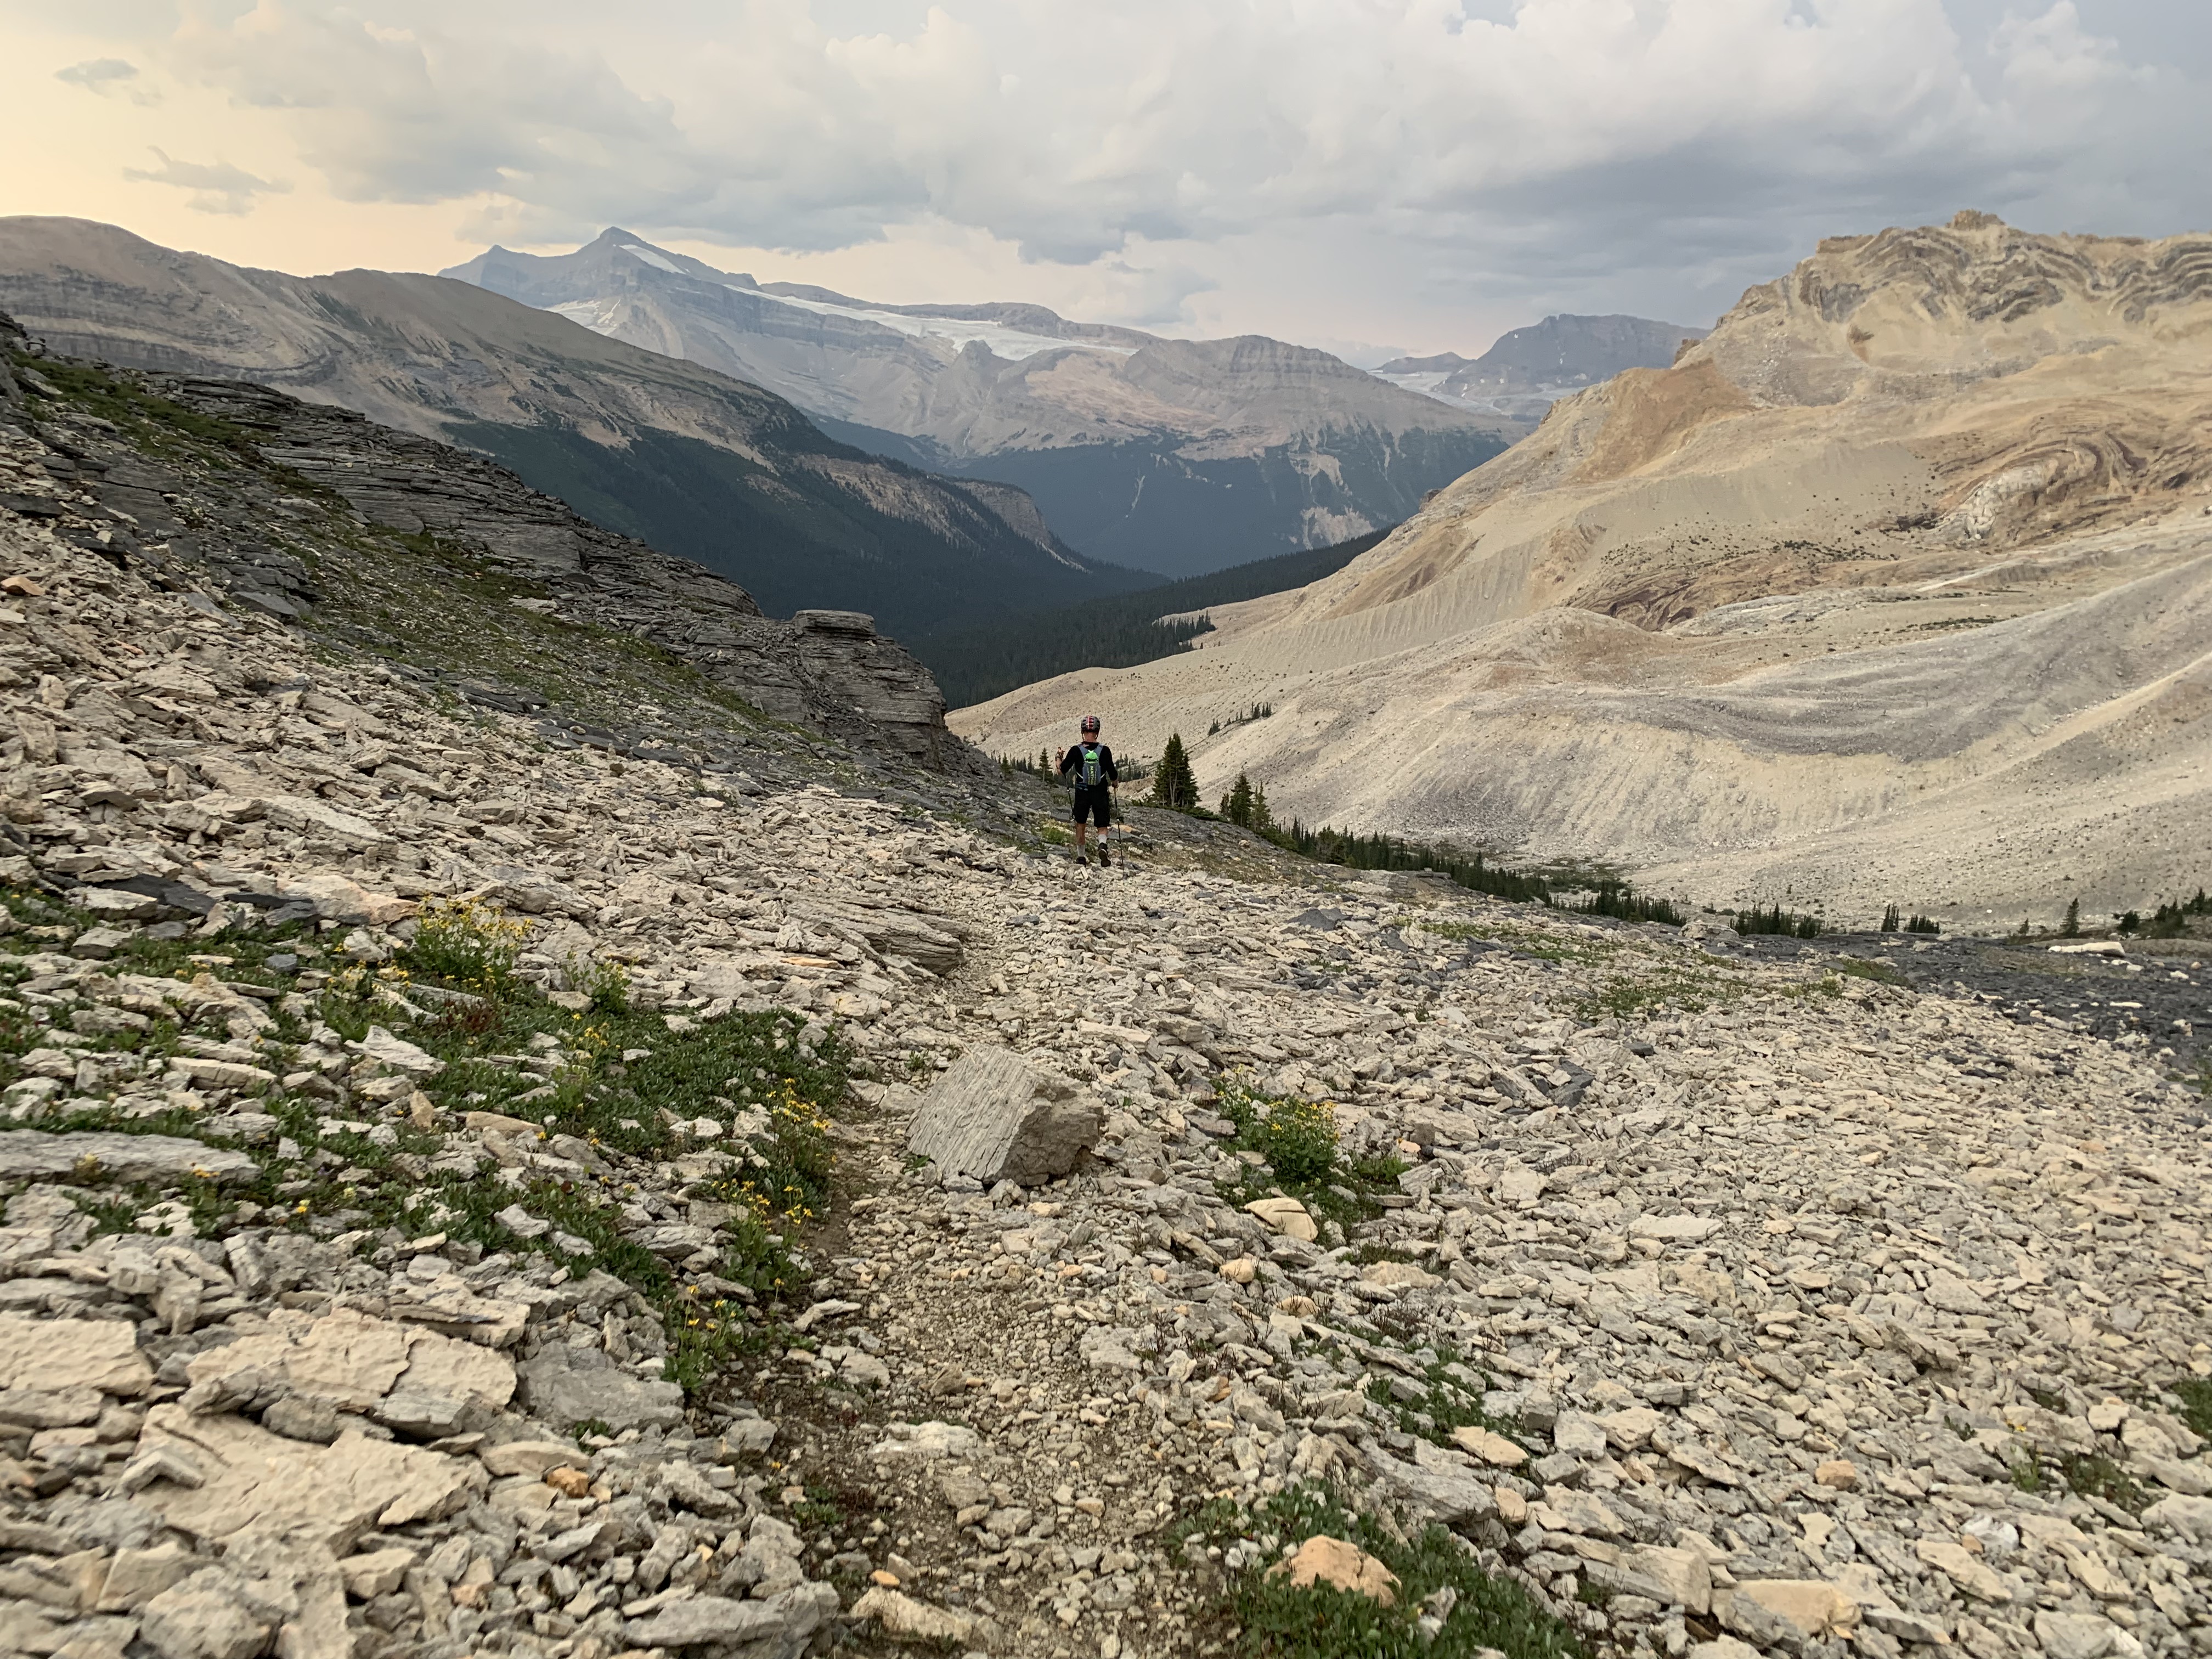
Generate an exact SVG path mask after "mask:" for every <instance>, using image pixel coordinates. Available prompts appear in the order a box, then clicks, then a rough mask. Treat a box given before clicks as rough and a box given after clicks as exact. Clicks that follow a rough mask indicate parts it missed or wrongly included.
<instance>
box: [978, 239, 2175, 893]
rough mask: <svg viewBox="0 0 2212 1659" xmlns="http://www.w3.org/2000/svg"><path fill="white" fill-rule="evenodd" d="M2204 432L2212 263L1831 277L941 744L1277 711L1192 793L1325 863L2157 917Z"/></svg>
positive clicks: (1839, 273)
mask: <svg viewBox="0 0 2212 1659" xmlns="http://www.w3.org/2000/svg"><path fill="white" fill-rule="evenodd" d="M2208 433H2212V238H2208V237H2205V236H2202V235H2192V236H2185V237H2173V238H2169V239H2167V240H2164V241H2158V242H2142V241H2136V240H2122V239H2097V238H2088V237H2055V238H2053V237H2037V236H2030V235H2027V234H2023V233H2021V232H2018V231H2015V230H2012V229H2010V228H2007V227H2005V226H2003V225H2002V224H2001V223H1999V222H1996V221H1995V220H1992V219H1989V218H1987V217H1986V216H1980V215H1961V216H1960V218H1959V219H1958V220H1956V221H1954V222H1953V223H1952V224H1951V225H1949V226H1948V227H1943V228H1929V229H1920V230H1910V231H1889V232H1884V233H1882V234H1881V235H1879V236H1873V237H1858V238H1839V239H1835V240H1831V241H1829V242H1827V243H1825V244H1823V245H1822V247H1821V249H1820V252H1818V253H1816V254H1815V255H1814V257H1813V258H1810V259H1808V260H1807V261H1806V262H1805V263H1804V264H1802V265H1801V266H1799V268H1798V269H1797V270H1796V271H1795V272H1793V273H1792V274H1791V275H1790V276H1788V277H1786V278H1784V279H1783V280H1781V281H1778V282H1777V283H1770V284H1767V285H1765V286H1764V287H1762V288H1759V289H1753V290H1752V291H1751V292H1750V293H1748V294H1747V295H1746V296H1745V297H1744V299H1743V301H1741V303H1740V304H1739V305H1738V306H1737V307H1735V310H1734V311H1733V312H1731V313H1729V316H1728V317H1727V318H1725V319H1723V321H1722V323H1721V325H1720V326H1719V327H1718V328H1717V330H1716V331H1715V332H1714V334H1713V335H1712V337H1711V338H1710V339H1708V340H1706V341H1705V342H1704V343H1700V344H1699V345H1697V346H1695V347H1692V348H1691V349H1689V350H1687V351H1686V353H1685V354H1684V356H1683V357H1682V359H1681V360H1680V362H1678V363H1677V364H1676V365H1675V366H1674V368H1670V369H1665V370H1655V371H1634V372H1632V373H1630V374H1624V375H1621V376H1620V377H1619V378H1618V379H1616V380H1613V381H1610V382H1608V383H1607V384H1606V385H1604V386H1599V387H1595V388H1593V389H1592V390H1591V391H1589V392H1586V393H1583V394H1581V395H1579V396H1577V397H1576V398H1571V399H1569V400H1567V401H1566V402H1564V403H1562V404H1560V405H1559V407H1558V408H1557V410H1555V411H1554V413H1553V416H1552V417H1551V418H1550V419H1549V420H1547V422H1545V424H1544V426H1543V427H1542V428H1541V429H1540V430H1539V431H1538V432H1537V433H1536V434H1535V435H1534V436H1533V437H1531V438H1529V439H1528V440H1525V441H1523V442H1522V443H1521V444H1520V445H1518V446H1516V447H1515V448H1514V449H1513V450H1511V451H1510V452H1509V453H1507V454H1505V455H1504V456H1502V457H1500V458H1499V459H1498V460H1497V461H1494V462H1492V463H1491V464H1490V465H1487V466H1485V467H1483V468H1481V469H1480V470H1478V471H1475V472H1474V473H1471V474H1469V475H1468V477H1465V478H1462V480H1460V481H1459V482H1458V483H1456V484H1455V485H1454V486H1452V488H1451V489H1449V490H1447V491H1446V492H1445V493H1444V494H1443V495H1442V496H1441V497H1440V498H1439V499H1438V500H1437V501H1436V502H1434V503H1433V504H1432V505H1431V507H1430V508H1429V509H1428V510H1427V511H1426V512H1425V513H1423V514H1422V515H1421V516H1420V517H1419V518H1418V519H1416V520H1413V522H1411V523H1409V524H1408V525H1407V526H1405V527H1404V528H1403V529H1402V530H1401V531H1400V532H1398V533H1397V534H1396V535H1395V536H1393V537H1392V538H1390V539H1389V540H1388V541H1386V542H1385V543H1383V544H1382V545H1381V546H1379V547H1377V548H1376V549H1375V550H1373V551H1372V552H1370V553H1368V554H1366V555H1364V556H1363V557H1361V558H1360V559H1358V560H1356V561H1354V562H1353V563H1352V564H1351V565H1349V566H1347V567H1346V568H1345V569H1344V570H1343V571H1341V572H1340V573H1338V574H1336V575H1335V576H1334V577H1331V578H1329V579H1328V580H1325V581H1322V582H1320V583H1316V584H1315V585H1314V586H1311V587H1310V588H1307V589H1305V590H1304V591H1303V592H1299V593H1297V594H1296V595H1292V596H1285V597H1278V598H1275V599H1267V600H1261V601H1255V602H1254V603H1253V604H1252V605H1249V606H1246V607H1238V608H1237V611H1238V613H1241V614H1231V615H1228V616H1225V617H1223V618H1221V620H1222V621H1223V622H1224V623H1226V624H1228V625H1226V626H1225V627H1224V628H1223V629H1222V631H1221V634H1220V635H1218V636H1217V637H1215V638H1214V639H1213V640H1212V648H1210V649H1207V650H1204V651H1200V652H1194V653H1188V654H1187V655H1185V656H1183V657H1180V658H1174V659H1167V660H1165V661H1163V662H1158V663H1152V664H1146V665H1142V666H1140V667H1138V668H1134V669H1127V670H1120V671H1110V672H1109V671H1089V672H1086V673H1085V674H1081V675H1072V676H1067V677H1064V678H1062V679H1060V680H1056V681H1052V682H1048V683H1046V684H1042V685H1038V686H1033V687H1029V688H1025V689H1024V690H1021V691H1017V692H1013V693H1010V694H1009V695H1008V696H1006V697H1003V698H1000V699H999V700H997V701H996V702H993V703H988V704H985V705H981V706H980V707H978V708H973V709H968V710H963V711H960V712H959V713H958V714H956V715H955V716H954V717H953V725H954V726H955V729H956V730H958V731H960V732H963V735H967V736H969V737H972V738H975V739H976V740H977V741H978V742H980V743H981V744H983V745H984V746H985V747H986V748H987V749H989V750H992V751H994V752H1010V753H1021V752H1028V751H1031V750H1036V748H1038V747H1040V746H1042V744H1046V743H1049V742H1051V741H1053V740H1054V739H1055V738H1057V739H1059V740H1060V741H1065V733H1066V732H1068V731H1069V730H1071V729H1072V721H1073V718H1074V717H1075V716H1076V715H1077V714H1079V713H1081V712H1084V711H1085V709H1094V708H1095V709H1096V710H1097V712H1099V713H1101V714H1104V715H1105V716H1106V717H1107V719H1108V720H1109V729H1111V730H1112V731H1114V732H1115V733H1117V735H1118V740H1119V741H1120V742H1121V744H1122V746H1123V747H1124V748H1126V749H1127V750H1132V751H1133V752H1152V751H1156V750H1157V749H1158V746H1159V744H1161V743H1162V742H1163V741H1164V739H1165V738H1166V736H1167V734H1168V732H1170V730H1180V731H1181V732H1183V734H1184V736H1185V738H1186V739H1187V740H1188V739H1190V738H1193V737H1194V736H1195V734H1197V733H1200V732H1204V731H1205V730H1206V726H1208V724H1209V723H1210V722H1211V721H1212V720H1214V719H1216V718H1219V717H1223V716H1225V715H1227V714H1231V712H1233V711H1234V710H1235V709H1236V708H1237V707H1239V706H1241V705H1244V704H1249V703H1250V702H1253V701H1255V700H1260V701H1271V702H1273V703H1274V705H1275V708H1276V710H1277V713H1276V714H1275V716H1274V718H1273V719H1272V720H1264V721H1261V722H1257V723H1255V724H1252V725H1249V726H1238V727H1235V728H1232V729H1231V730H1230V731H1229V732H1225V733H1224V734H1222V735H1221V736H1220V737H1218V738H1214V739H1212V740H1211V741H1199V742H1198V743H1196V744H1195V745H1194V758H1195V761H1196V763H1197V765H1198V768H1199V772H1200V781H1201V782H1202V783H1203V784H1204V785H1205V786H1206V787H1207V788H1208V790H1209V791H1213V790H1218V789H1219V788H1221V787H1225V785H1226V784H1227V782H1228V781H1230V780H1231V778H1233V777H1234V775H1236V773H1237V770H1238V769H1240V768H1244V769H1249V770H1250V771H1251V773H1252V775H1254V776H1255V778H1258V779H1260V780H1261V781H1262V782H1263V783H1264V784H1265V786H1266V787H1267V789H1268V792H1269V793H1270V795H1271V797H1272V798H1273V799H1274V801H1275V802H1276V804H1277V805H1278V807H1279V810H1281V811H1285V813H1289V812H1295V813H1297V814H1298V815H1299V816H1301V817H1304V818H1305V819H1306V820H1307V821H1308V822H1314V821H1316V820H1328V821H1330V822H1334V823H1357V824H1359V825H1361V826H1363V827H1373V828H1391V829H1402V830H1406V831H1409V832H1413V833H1417V834H1420V835H1425V836H1449V837H1454V838H1457V839H1460V840H1462V841H1466V842H1482V843H1485V844H1487V845H1490V846H1492V847H1497V848H1510V849H1514V850H1516V851H1520V852H1523V853H1528V854H1540V855H1554V854H1575V855H1581V856H1607V855H1609V856H1612V857H1614V858H1618V859H1621V860H1626V861H1628V862H1630V863H1631V864H1632V865H1633V866H1636V867H1637V868H1638V871H1639V872H1641V874H1642V875H1643V877H1644V879H1645V880H1646V881H1647V882H1650V883H1651V884H1656V885H1660V886H1669V887H1674V888H1676V889H1677V890H1683V891H1686V892H1689V893H1692V894H1694V895H1695V896H1699V897H1702V898H1706V899H1711V900H1729V899H1735V898H1741V897H1745V896H1778V895H1782V894H1784V893H1785V892H1788V893H1790V894H1791V895H1792V896H1796V897H1798V898H1800V899H1810V898H1813V897H1825V898H1826V899H1828V900H1829V901H1830V902H1831V903H1832V905H1833V906H1834V907H1835V908H1838V911H1839V912H1840V913H1841V914H1843V915H1846V916H1853V917H1859V919H1862V920H1864V919H1870V913H1871V912H1873V911H1875V910H1877V909H1878V908H1880V906H1881V904H1882V903H1884V902H1887V901H1888V900H1889V899H1891V898H1895V899H1897V900H1898V901H1899V902H1903V903H1906V904H1918V905H1921V906H1923V908H1929V909H1931V910H1934V911H1936V913H1938V914H1941V915H1948V916H1949V917H1950V918H1951V919H1952V920H1953V921H1955V922H1968V921H1972V922H1979V923H1984V924H1987V923H1990V922H1994V921H2004V920H2007V919H2009V920H2010V921H2017V920H2018V915H2019V913H2020V911H2021V908H2022V907H2027V908H2030V909H2032V910H2033V912H2034V913H2035V914H2037V915H2045V914H2049V913H2052V912H2055V910H2056V908H2059V907H2063V904H2064V902H2065V901H2066V898H2067V897H2069V896H2074V895H2077V894H2078V895H2079V896H2081V899H2082V902H2083V904H2084V906H2085V908H2088V909H2090V910H2091V911H2093V912H2094V911H2095V910H2097V909H2099V908H2118V907H2120V906H2124V905H2128V904H2137V903H2141V902H2143V901H2144V900H2146V899H2147V898H2148V897H2149V896H2152V895H2154V893H2157V892H2160V891H2162V890H2172V889H2173V888H2176V887H2179V885H2180V884H2183V883H2184V882H2186V883H2188V884H2189V885H2190V886H2191V887H2193V886H2194V885H2195V884H2197V882H2199V881H2202V880H2203V879H2204V878H2205V873H2206V872H2205V867H2204V866H2205V864H2206V862H2207V858H2206V854H2205V850H2204V837H2203V831H2202V824H2203V822H2205V821H2206V819H2207V817H2208V812H2207V809H2208V808H2212V799H2208V795H2212V722H2208V721H2207V720H2205V719H2204V714H2205V713H2206V712H2207V710H2208V708H2212V654H2208V653H2212V519H2208V518H2207V517H2206V516H2205V510H2206V507H2207V505H2208V503H2212V461H2208V450H2207V435H2208ZM1861 912H1867V913H1869V915H1867V916H1860V913H1861Z"/></svg>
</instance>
